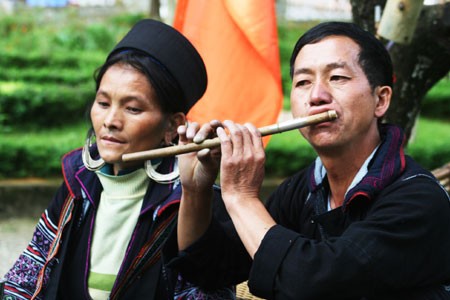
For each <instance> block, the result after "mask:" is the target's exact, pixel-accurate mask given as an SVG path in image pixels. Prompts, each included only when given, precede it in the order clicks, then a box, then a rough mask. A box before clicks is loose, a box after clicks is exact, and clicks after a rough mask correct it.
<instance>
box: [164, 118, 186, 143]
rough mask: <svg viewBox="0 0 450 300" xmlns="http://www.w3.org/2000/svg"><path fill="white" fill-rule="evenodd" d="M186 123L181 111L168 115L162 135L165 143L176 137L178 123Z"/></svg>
mask: <svg viewBox="0 0 450 300" xmlns="http://www.w3.org/2000/svg"><path fill="white" fill-rule="evenodd" d="M184 124H186V115H185V114H184V113H182V112H177V113H174V114H171V115H170V116H169V117H168V122H167V127H166V132H165V135H164V142H165V144H166V145H170V144H171V143H172V141H173V140H174V139H175V138H176V137H177V128H178V126H180V125H184Z"/></svg>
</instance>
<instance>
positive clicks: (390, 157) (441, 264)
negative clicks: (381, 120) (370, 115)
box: [172, 126, 450, 300]
mask: <svg viewBox="0 0 450 300" xmlns="http://www.w3.org/2000/svg"><path fill="white" fill-rule="evenodd" d="M382 139H383V143H382V144H381V145H380V147H379V148H378V150H377V152H376V153H375V155H374V157H373V159H372V160H371V162H370V164H369V167H368V173H367V174H366V175H365V176H364V178H363V179H362V180H361V181H360V182H359V183H358V184H357V185H356V186H355V187H354V188H353V189H351V190H350V191H349V192H348V193H347V195H346V198H345V202H344V205H343V206H342V207H339V208H337V209H334V210H331V211H328V210H327V209H326V204H327V196H328V191H329V187H328V184H327V180H326V177H325V179H324V180H323V181H320V180H319V181H318V180H316V179H317V177H316V176H314V169H315V164H313V165H312V166H311V167H310V168H308V169H306V170H302V171H300V172H298V173H297V174H295V175H293V176H292V177H290V178H288V179H286V180H285V181H284V182H283V183H282V184H281V185H280V186H279V187H278V189H277V190H276V191H275V192H274V193H273V194H272V195H271V197H270V198H269V199H268V201H267V203H266V207H267V209H268V211H269V212H270V214H271V215H272V217H273V218H274V219H275V221H276V222H277V225H276V226H274V227H272V228H271V229H270V230H269V231H268V233H267V234H266V235H265V237H264V239H263V240H262V243H261V245H260V247H259V249H258V250H257V252H256V254H255V257H254V261H253V262H251V261H249V257H248V256H245V255H243V254H242V249H241V248H239V247H238V246H237V244H234V245H233V242H230V238H229V237H230V236H231V241H232V240H233V239H235V233H234V232H233V231H232V230H230V228H226V227H224V226H222V225H221V224H219V223H217V222H214V223H212V225H211V227H210V228H209V231H208V233H207V234H206V235H205V236H204V237H203V239H202V240H200V241H199V242H198V243H197V244H195V245H193V246H192V247H190V248H189V249H187V251H186V253H183V254H181V255H180V256H179V257H178V258H175V259H174V260H173V261H172V264H174V265H176V266H177V267H178V268H181V269H182V273H183V275H184V277H185V278H187V279H189V280H191V281H193V282H196V283H199V284H203V285H210V286H214V285H217V284H219V282H221V281H222V282H223V281H227V280H229V281H230V282H233V280H234V281H235V282H239V281H242V280H245V279H247V278H248V280H249V282H248V284H249V287H250V291H251V292H252V293H253V294H255V295H257V296H259V297H263V298H267V299H296V300H302V299H380V300H386V299H408V300H410V299H423V300H424V299H450V293H449V292H448V289H447V288H446V287H445V286H444V285H445V284H449V283H450V202H449V196H448V194H447V193H446V192H445V190H444V189H443V188H442V186H440V185H439V183H438V182H437V180H436V179H435V178H434V177H433V175H432V174H431V173H430V172H428V171H426V170H424V169H423V168H421V167H420V166H419V165H418V164H417V163H415V162H414V161H413V160H412V159H411V158H409V157H407V156H405V155H404V153H403V140H404V139H403V134H402V132H401V130H400V129H399V128H397V127H393V126H384V127H383V131H382ZM232 245H233V246H232ZM201 253H213V254H214V255H211V254H210V255H209V256H208V258H209V259H207V260H206V259H205V260H204V261H203V263H202V264H201V265H197V266H196V267H197V272H192V265H191V264H190V262H189V261H187V260H183V257H188V256H189V255H198V256H200V255H201ZM200 268H202V269H201V270H202V271H201V272H200V274H202V276H198V274H199V271H198V270H199V269H200ZM247 276H248V277H247Z"/></svg>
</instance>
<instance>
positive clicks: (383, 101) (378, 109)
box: [375, 85, 392, 118]
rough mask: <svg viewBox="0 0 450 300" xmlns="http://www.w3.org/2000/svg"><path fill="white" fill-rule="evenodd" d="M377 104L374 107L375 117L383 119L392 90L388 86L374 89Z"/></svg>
mask: <svg viewBox="0 0 450 300" xmlns="http://www.w3.org/2000/svg"><path fill="white" fill-rule="evenodd" d="M375 94H376V97H377V103H376V106H375V117H377V118H381V117H383V116H384V115H385V114H386V112H387V110H388V108H389V105H390V104H391V97H392V88H391V87H390V86H387V85H385V86H379V87H377V88H376V89H375Z"/></svg>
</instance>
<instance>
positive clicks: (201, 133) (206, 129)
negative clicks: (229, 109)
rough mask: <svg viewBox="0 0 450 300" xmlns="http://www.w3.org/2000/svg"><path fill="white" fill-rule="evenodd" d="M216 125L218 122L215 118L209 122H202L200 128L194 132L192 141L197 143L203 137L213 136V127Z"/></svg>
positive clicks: (202, 139) (218, 124)
mask: <svg viewBox="0 0 450 300" xmlns="http://www.w3.org/2000/svg"><path fill="white" fill-rule="evenodd" d="M218 126H220V122H219V121H217V120H213V121H211V122H209V123H205V124H203V125H202V127H201V128H200V130H198V132H197V133H196V134H195V136H194V138H193V142H194V143H196V144H199V143H201V142H203V141H204V140H205V139H207V138H209V137H213V136H214V135H215V129H216V128H217V127H218Z"/></svg>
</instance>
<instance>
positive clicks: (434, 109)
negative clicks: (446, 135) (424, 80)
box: [420, 74, 450, 120]
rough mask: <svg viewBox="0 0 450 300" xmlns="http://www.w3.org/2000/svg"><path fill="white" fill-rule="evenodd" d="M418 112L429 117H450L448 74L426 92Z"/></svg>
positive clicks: (446, 118)
mask: <svg viewBox="0 0 450 300" xmlns="http://www.w3.org/2000/svg"><path fill="white" fill-rule="evenodd" d="M420 113H421V115H423V116H427V117H430V118H436V119H442V120H449V119H450V117H449V116H450V74H449V75H447V77H446V78H443V79H441V81H439V82H438V83H437V84H435V85H434V86H433V88H432V89H431V90H430V91H429V92H428V93H427V95H426V96H425V99H424V101H423V103H422V108H421V110H420Z"/></svg>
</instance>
